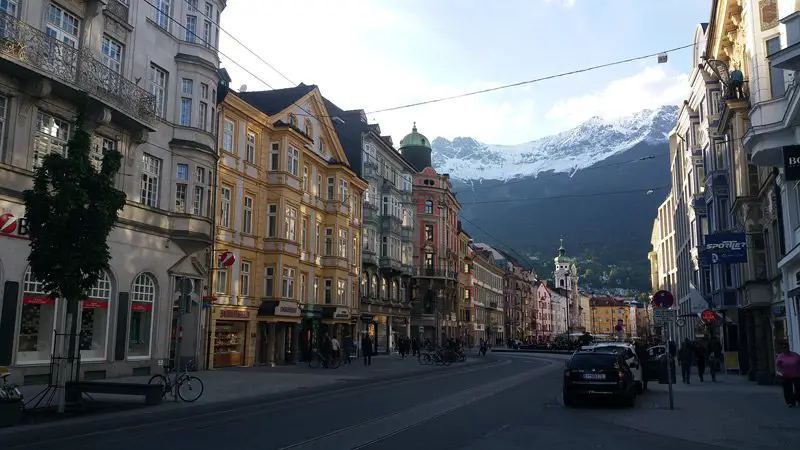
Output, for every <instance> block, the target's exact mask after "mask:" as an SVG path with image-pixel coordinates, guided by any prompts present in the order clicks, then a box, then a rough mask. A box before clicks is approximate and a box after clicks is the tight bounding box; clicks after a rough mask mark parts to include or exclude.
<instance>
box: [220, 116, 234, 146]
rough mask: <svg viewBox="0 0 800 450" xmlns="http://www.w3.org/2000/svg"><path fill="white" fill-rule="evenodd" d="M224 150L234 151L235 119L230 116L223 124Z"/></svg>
mask: <svg viewBox="0 0 800 450" xmlns="http://www.w3.org/2000/svg"><path fill="white" fill-rule="evenodd" d="M222 150H224V151H226V152H228V153H233V121H232V120H230V119H228V118H226V119H225V121H224V122H223V124H222Z"/></svg>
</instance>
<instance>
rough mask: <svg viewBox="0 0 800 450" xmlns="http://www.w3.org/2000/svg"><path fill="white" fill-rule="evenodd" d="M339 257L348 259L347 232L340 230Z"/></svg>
mask: <svg viewBox="0 0 800 450" xmlns="http://www.w3.org/2000/svg"><path fill="white" fill-rule="evenodd" d="M339 257H340V258H347V230H346V229H342V228H339Z"/></svg>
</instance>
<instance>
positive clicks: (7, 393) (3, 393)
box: [0, 372, 23, 403]
mask: <svg viewBox="0 0 800 450" xmlns="http://www.w3.org/2000/svg"><path fill="white" fill-rule="evenodd" d="M9 376H11V372H3V373H0V380H3V384H2V385H0V400H16V399H19V400H20V403H22V400H23V399H22V391H20V390H19V387H18V386H17V385H16V384H14V383H9V382H8V377H9Z"/></svg>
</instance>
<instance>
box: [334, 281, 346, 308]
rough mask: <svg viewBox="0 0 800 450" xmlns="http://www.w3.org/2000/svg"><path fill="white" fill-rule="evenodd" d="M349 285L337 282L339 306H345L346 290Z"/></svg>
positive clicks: (337, 301)
mask: <svg viewBox="0 0 800 450" xmlns="http://www.w3.org/2000/svg"><path fill="white" fill-rule="evenodd" d="M346 286H347V283H346V282H345V281H344V280H336V303H337V304H339V305H344V304H345V298H346V297H345V290H346Z"/></svg>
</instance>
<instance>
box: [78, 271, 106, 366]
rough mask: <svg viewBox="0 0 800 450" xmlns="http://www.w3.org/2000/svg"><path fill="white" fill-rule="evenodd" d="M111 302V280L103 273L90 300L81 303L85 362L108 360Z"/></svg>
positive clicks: (82, 352)
mask: <svg viewBox="0 0 800 450" xmlns="http://www.w3.org/2000/svg"><path fill="white" fill-rule="evenodd" d="M110 302H111V279H110V278H109V277H108V274H107V273H106V272H103V273H102V275H100V278H98V279H97V283H95V285H94V287H92V289H91V290H90V291H89V298H88V299H86V300H83V301H82V302H81V317H80V330H81V331H80V338H79V342H80V349H81V360H83V361H87V360H88V361H92V360H105V359H106V348H107V347H108V345H107V344H108V325H109V323H110V317H109V311H108V306H109V303H110Z"/></svg>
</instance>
